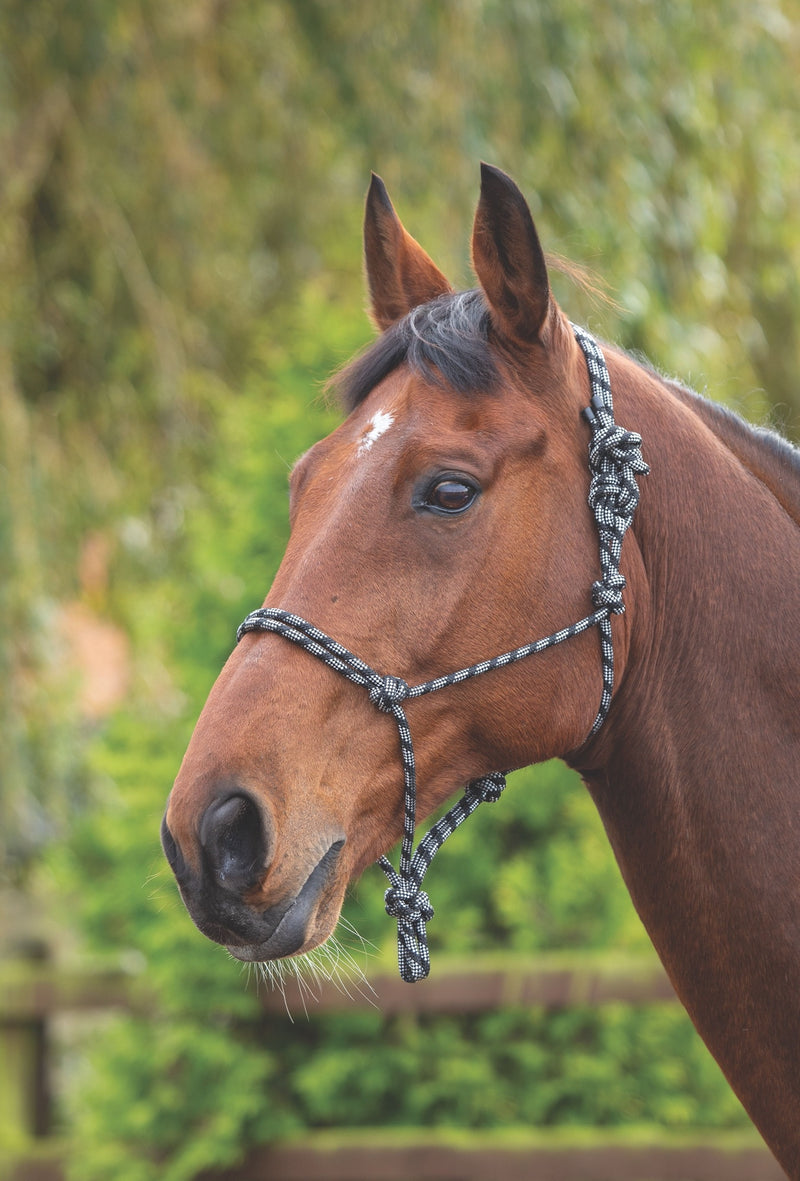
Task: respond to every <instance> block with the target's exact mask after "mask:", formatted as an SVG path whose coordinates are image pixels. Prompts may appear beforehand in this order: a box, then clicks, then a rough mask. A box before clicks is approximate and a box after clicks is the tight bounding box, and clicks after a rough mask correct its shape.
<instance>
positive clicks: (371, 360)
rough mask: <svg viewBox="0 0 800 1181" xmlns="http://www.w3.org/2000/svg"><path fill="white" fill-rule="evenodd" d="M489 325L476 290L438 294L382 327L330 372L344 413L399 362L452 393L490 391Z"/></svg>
mask: <svg viewBox="0 0 800 1181" xmlns="http://www.w3.org/2000/svg"><path fill="white" fill-rule="evenodd" d="M489 326H490V317H489V309H488V307H487V305H486V300H485V298H484V295H483V292H482V291H481V290H480V288H476V289H475V290H472V291H461V292H458V293H457V294H452V295H440V296H439V297H438V298H437V299H434V300H431V302H430V303H425V304H421V305H420V306H419V307H417V308H414V309H413V310H412V311H411V312H409V314H408V315H407V316H404V317H403V319H402V320H398V321H397V323H396V324H393V325H392V326H391V327H390V328H387V329H386V331H385V332H383V333H382V334H381V335H380V336H379V337H378V339H377V340H376V341H375V342H374V343H373V344H371V345H370V346H369V347H368V348H367V349H366V351H365V352H363V353H361V354H360V356H358V357H356V358H355V359H354V360H353V361H351V362H350V363H349V364H348V365H346V366H345V367H344V369H342V370H341V371H340V372H339V373H338V374H336V375H335V376H334V378H333V379H332V381H331V383H330V384H331V388H332V389H333V390H334V392H335V393H336V395H337V397H338V398H339V400H340V402H341V403H342V405H343V406H344V409H345V410H346V411H348V413H349V411H351V410H353V409H355V407H356V406H358V405H360V404H361V402H363V401H364V399H365V398H366V397H367V395H368V394H369V393H370V391H371V390H373V389H374V388H375V386H376V385H378V384H379V382H381V381H383V379H384V378H385V377H388V375H389V374H390V373H392V372H394V370H395V369H397V368H398V367H399V366H400V365H404V364H406V365H408V366H409V367H410V368H411V369H412V370H413V371H414V372H416V373H419V374H422V375H423V376H424V377H426V378H427V379H428V380H430V381H433V382H435V383H436V384H438V385H447V386H449V387H451V388H452V389H454V390H456V391H457V392H458V393H464V394H473V393H478V392H480V391H482V390H489V389H492V388H493V387H494V386H495V385H496V383H497V381H498V371H497V367H496V365H495V362H494V358H493V356H492V352H491V349H490V347H489Z"/></svg>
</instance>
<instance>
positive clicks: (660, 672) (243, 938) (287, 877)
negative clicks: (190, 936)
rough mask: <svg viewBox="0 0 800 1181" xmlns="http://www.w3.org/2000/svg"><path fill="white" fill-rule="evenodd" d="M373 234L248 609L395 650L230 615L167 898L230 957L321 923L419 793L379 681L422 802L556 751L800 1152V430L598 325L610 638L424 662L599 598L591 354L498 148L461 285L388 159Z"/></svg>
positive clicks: (754, 1098) (304, 946) (686, 986)
mask: <svg viewBox="0 0 800 1181" xmlns="http://www.w3.org/2000/svg"><path fill="white" fill-rule="evenodd" d="M364 239H365V255H366V274H367V281H368V287H369V295H370V302H371V312H372V316H373V319H374V321H375V323H376V325H377V327H378V329H379V330H380V336H379V337H378V338H377V340H376V341H375V342H374V343H373V344H372V345H371V346H370V347H369V349H368V350H367V351H366V352H365V353H364V354H363V355H362V356H361V357H359V358H357V359H356V360H355V361H354V362H352V363H351V365H350V366H349V367H348V368H346V369H345V370H344V371H343V373H342V374H340V375H339V377H338V379H337V385H338V389H339V392H340V395H341V398H342V401H343V404H344V407H345V409H346V410H347V412H348V414H347V417H346V418H345V420H344V422H343V423H342V425H340V426H339V427H338V428H337V429H336V430H335V431H334V432H333V433H332V434H331V435H330V436H329V437H328V438H326V439H323V440H322V441H321V442H318V443H317V444H316V445H315V446H314V447H312V448H311V450H310V451H308V452H307V453H306V454H305V455H303V456H302V457H301V458H300V459H299V460H298V461H297V463H296V464H295V467H294V469H293V471H292V475H291V481H290V521H291V536H290V540H289V543H288V547H287V550H286V554H285V556H284V559H283V562H282V564H281V566H280V569H279V571H278V573H277V576H276V578H275V580H274V583H273V585H272V588H271V590H270V592H269V595H268V597H267V599H266V603H265V608H264V609H263V611H262V612H261V613H260V617H261V618H262V620H266V621H268V622H270V623H274V624H275V627H276V630H277V623H276V622H275V621H276V620H284V619H285V618H286V617H287V616H286V613H288V612H290V613H291V618H293V619H296V620H298V621H299V625H302V627H300V630H301V631H302V630H303V628H306V629H307V630H308V629H310V631H312V632H314V633H315V634H317V635H320V636H322V637H323V641H321V642H320V643H321V646H322V647H323V648H324V647H325V643H326V642H327V639H328V638H329V637H335V644H336V645H338V646H340V648H341V651H343V652H346V653H348V654H350V653H357V654H358V661H357V662H356V665H353V666H352V667H353V668H356V666H357V665H358V662H363V667H364V668H366V669H367V671H368V673H370V674H371V671H372V670H373V669H381V670H391V673H392V674H393V675H392V676H390V677H389V676H387V677H384V678H383V679H382V680H381V682H380V685H379V686H378V689H379V692H378V693H377V696H376V694H375V692H374V690H375V688H376V685H375V683H374V680H373V681H370V680H369V677H368V676H365V679H364V680H363V681H360V682H359V681H358V680H357V678H356V677H355V676H353V677H351V676H349V674H348V673H347V672H345V674H344V675H337V674H339V673H342V671H343V670H342V669H341V668H340V667H337V666H336V664H335V663H331V661H330V660H327V661H326V659H325V654H324V652H323V653H321V652H320V650H319V647H318V649H317V650H314V648H313V646H312V647H307V646H306V647H305V648H304V650H300V649H299V648H298V642H299V641H298V637H297V636H289V635H288V633H287V632H286V631H283V632H280V634H272V633H270V632H269V631H265V630H261V628H260V627H259V626H257V621H256V623H253V630H247V629H245V631H246V634H243V635H242V638H241V642H240V643H239V644H238V646H237V647H236V648H235V649H234V651H233V653H232V655H231V656H230V658H229V660H228V662H227V663H226V665H225V667H224V669H223V670H222V672H221V674H220V676H219V678H218V680H217V682H216V684H215V685H214V687H213V689H212V691H211V694H210V696H209V698H208V701H207V703H206V705H205V707H204V709H203V711H202V714H201V716H200V719H199V721H198V723H197V727H196V729H195V732H194V734H193V736H192V739H191V741H190V744H189V747H188V750H187V752H186V755H185V758H184V760H183V763H182V766H181V768H180V772H179V774H178V777H177V779H176V782H175V785H174V788H173V790H172V793H171V795H170V799H169V803H168V808H167V812H166V815H165V818H164V823H163V826H162V840H163V844H164V849H165V852H166V854H167V857H168V860H169V861H170V864H171V865H172V868H173V870H174V872H175V874H176V877H177V879H178V883H179V886H180V890H181V894H182V896H183V898H184V901H185V903H186V905H187V907H188V910H189V912H190V914H191V916H192V918H193V919H194V921H195V923H196V924H197V926H198V927H199V928H200V930H201V931H203V932H204V933H205V934H206V935H207V936H209V937H210V938H211V939H213V940H216V941H217V942H219V943H221V944H223V945H224V946H226V947H227V948H228V949H229V951H230V952H231V953H232V954H233V955H234V956H236V957H237V958H239V959H241V960H245V961H248V960H249V961H253V960H255V961H269V960H271V959H273V958H276V957H283V956H290V955H294V954H298V953H302V952H304V951H307V950H309V949H311V948H313V947H315V946H317V945H318V944H320V943H322V942H323V941H324V940H325V939H326V938H327V937H328V936H329V935H330V934H331V933H332V932H333V929H334V927H335V925H336V923H337V919H338V915H339V912H340V908H341V905H342V900H343V896H344V892H345V889H346V887H347V885H348V882H349V881H350V880H351V879H352V878H353V877H354V876H355V875H357V874H359V873H360V872H361V871H362V870H363V869H364V868H365V867H366V866H367V865H368V864H369V863H370V862H372V861H374V860H375V859H376V858H377V857H378V856H379V855H380V854H383V853H384V852H385V850H386V849H387V848H389V847H390V846H391V845H392V844H393V843H394V842H395V841H396V840H397V838H398V837H399V836H400V834H401V831H403V830H404V825H405V827H406V828H407V827H408V806H407V804H408V800H407V799H405V801H404V792H403V779H402V778H401V775H400V770H399V765H398V730H397V727H396V726H395V725H394V724H393V723H394V722H398V725H399V718H400V715H401V714H402V716H403V718H406V716H407V733H408V734H409V735H410V734H411V733H413V751H414V755H415V759H416V762H415V767H414V775H415V776H416V777H417V779H418V784H419V786H418V790H416V780H415V782H414V787H415V790H416V800H415V803H416V807H417V810H418V813H419V816H420V817H424V816H427V815H429V814H430V813H431V812H432V811H433V810H434V809H436V808H437V807H439V806H440V805H441V804H442V803H443V802H444V801H445V800H446V799H447V798H448V797H449V796H450V795H451V794H452V793H453V791H454V788H455V787H456V786H458V785H464V784H470V783H473V782H476V781H478V782H486V777H487V776H489V777H491V773H492V772H494V771H496V769H497V768H503V769H508V768H514V767H521V766H526V765H528V764H531V763H535V762H538V761H541V760H544V759H549V758H553V757H560V758H562V759H564V760H565V761H566V762H567V763H568V764H569V765H570V766H571V767H574V768H576V769H577V770H578V771H579V772H580V774H581V776H582V777H583V780H584V782H585V783H586V786H587V787H588V790H589V791H590V793H591V795H592V797H593V799H594V801H595V803H596V805H597V808H598V809H599V812H600V815H601V817H602V820H603V823H604V825H605V828H606V831H607V833H608V836H609V839H610V841H611V845H612V847H613V850H614V853H615V856H616V859H617V861H618V863H619V866H620V869H621V872H622V875H623V877H624V880H625V882H626V885H627V887H628V889H629V891H630V894H631V897H632V899H633V902H634V904H635V906H636V909H637V911H638V913H639V915H640V916H641V918H642V920H643V922H644V925H645V927H646V929H647V931H648V933H649V935H650V937H651V939H652V941H653V943H654V945H655V947H656V949H657V951H658V954H659V955H660V957H661V959H662V961H663V963H664V965H665V967H666V970H667V972H668V973H669V976H670V978H671V980H672V982H673V984H674V987H675V989H676V991H677V993H678V996H679V997H680V999H681V1001H682V1002H683V1004H684V1006H685V1007H686V1009H687V1011H688V1013H689V1015H690V1017H691V1018H692V1020H693V1022H694V1024H695V1025H696V1027H697V1029H698V1030H699V1032H700V1034H701V1036H702V1037H703V1039H704V1041H705V1042H706V1044H707V1045H708V1047H709V1048H710V1050H711V1052H712V1054H713V1055H714V1057H715V1058H716V1059H717V1061H718V1062H719V1064H720V1066H721V1067H722V1069H723V1071H724V1072H725V1074H726V1076H727V1078H728V1080H729V1081H730V1083H731V1085H732V1086H733V1088H734V1090H735V1091H736V1093H737V1094H738V1096H739V1098H740V1099H741V1101H742V1103H743V1104H744V1106H745V1108H746V1109H747V1111H748V1113H749V1114H750V1116H751V1118H752V1119H753V1121H754V1122H755V1124H756V1125H757V1127H758V1128H759V1130H760V1131H761V1134H762V1135H763V1136H764V1138H765V1140H766V1141H767V1143H768V1144H769V1146H770V1147H771V1149H772V1151H773V1152H774V1154H775V1155H776V1157H777V1159H778V1160H779V1161H780V1163H781V1165H782V1166H783V1168H784V1169H785V1170H786V1172H787V1174H788V1175H789V1176H790V1177H793V1178H800V790H799V788H800V784H799V783H798V770H797V765H798V755H799V754H800V751H799V748H800V711H799V710H798V670H800V528H798V526H799V525H800V457H799V456H798V453H797V452H796V451H795V450H794V449H793V448H792V447H791V446H790V445H789V444H788V443H786V442H784V441H782V440H781V439H779V438H778V437H777V436H775V435H772V434H771V433H769V432H765V431H761V430H757V429H754V428H752V427H750V426H748V425H746V424H745V423H744V422H742V421H741V420H740V419H739V418H738V417H736V416H734V415H733V414H732V413H730V412H728V411H725V410H723V409H721V408H720V407H718V406H715V405H713V404H712V403H711V402H709V401H706V400H705V399H703V398H701V397H700V396H699V395H697V394H694V393H692V392H690V391H689V390H687V389H684V388H682V387H681V386H680V385H678V384H677V383H675V382H672V381H667V380H665V379H664V378H662V377H661V376H659V375H658V374H656V373H655V372H653V371H651V370H650V369H648V368H645V367H643V366H642V365H641V364H639V363H638V362H636V361H634V360H633V359H632V358H631V357H629V356H628V355H626V354H625V353H624V352H622V351H620V350H618V349H615V348H604V349H603V350H602V352H601V360H602V358H603V357H604V358H605V364H606V365H607V373H608V378H609V380H610V387H611V389H613V399H614V405H615V407H616V412H617V414H618V417H619V420H620V422H621V423H624V424H625V426H626V427H627V428H629V430H630V431H631V432H633V431H635V432H638V434H639V435H640V436H641V438H642V439H643V440H644V443H643V454H644V458H645V459H646V460H647V462H648V463H649V466H650V469H651V470H650V473H649V475H647V476H644V471H645V468H644V465H643V464H640V466H639V469H638V472H639V476H638V480H639V483H640V485H641V498H640V500H639V504H638V508H636V511H635V515H633V522H632V524H631V526H630V528H629V529H628V530H627V534H626V535H625V539H624V543H623V544H622V552H621V558H620V560H619V570H618V572H617V574H618V589H617V591H615V594H618V593H619V588H621V587H622V586H623V585H624V587H625V590H624V608H625V610H624V611H623V610H622V606H623V604H622V603H621V602H620V601H617V602H616V603H615V604H614V608H613V610H610V609H606V608H603V610H602V612H600V613H601V614H603V620H604V621H605V622H604V623H603V627H604V628H605V631H603V629H602V628H601V629H600V630H601V632H602V634H601V637H600V643H598V629H597V628H595V627H594V626H587V627H585V628H584V629H583V630H581V631H575V632H573V633H570V636H569V638H568V640H567V642H565V643H556V644H553V645H552V646H547V647H546V648H545V650H543V651H538V652H537V654H535V655H534V656H533V657H532V658H531V659H520V660H518V661H515V662H507V663H506V664H505V665H500V666H498V667H494V666H492V667H491V668H490V669H489V671H486V669H483V670H482V671H486V675H481V676H474V677H468V678H464V679H463V683H455V684H453V683H448V685H447V686H446V687H445V688H444V689H443V691H442V692H431V693H424V694H422V695H420V696H414V695H413V693H409V686H415V685H419V684H423V683H426V682H430V683H432V682H435V681H436V680H437V678H440V676H441V674H442V673H443V672H447V671H448V670H451V669H461V668H468V667H470V666H474V662H476V661H477V662H480V661H483V660H484V658H486V657H490V656H493V655H494V654H495V653H500V652H506V651H513V650H514V649H515V648H517V649H518V647H519V645H521V644H524V643H526V642H527V641H529V640H531V638H532V637H533V636H544V635H551V636H552V634H553V633H557V631H558V629H564V628H565V625H568V624H570V623H572V622H573V621H575V620H581V619H584V620H585V619H586V618H587V617H589V616H591V613H592V610H593V607H596V602H595V600H594V599H593V587H594V586H595V585H596V584H597V574H598V552H597V520H596V518H595V515H593V512H592V510H591V508H590V506H589V504H588V503H587V496H588V491H589V482H590V472H589V467H588V466H587V445H588V444H589V443H590V440H591V437H592V436H591V422H590V421H587V417H588V418H589V419H591V414H590V415H588V416H582V415H581V411H582V410H583V409H584V408H585V407H586V404H587V402H588V401H589V400H590V395H592V390H593V388H594V387H593V385H592V380H593V379H592V374H591V372H590V368H589V367H587V354H586V353H585V350H584V347H583V346H582V344H581V340H580V337H579V334H578V331H577V330H575V329H574V328H573V326H572V325H571V324H570V323H569V321H568V320H567V319H566V317H565V316H564V314H563V313H562V311H561V310H560V308H559V307H558V305H557V303H556V301H555V300H554V298H553V296H552V293H551V290H550V283H549V278H548V270H547V264H546V261H545V257H544V254H543V252H542V248H541V245H540V242H539V238H538V236H537V233H536V230H535V227H534V224H533V221H532V218H531V214H530V211H529V209H528V206H527V204H526V202H525V199H524V197H523V196H522V194H521V192H520V191H519V189H518V188H517V186H516V185H515V184H514V182H513V181H512V180H511V179H510V178H508V177H507V176H506V175H505V174H504V173H502V172H500V171H499V170H497V169H494V168H491V167H489V166H487V165H484V166H483V167H482V184H481V194H480V200H479V204H478V208H477V213H476V217H475V225H474V231H473V237H472V258H473V266H474V270H475V273H476V275H477V278H478V282H479V287H478V288H476V289H475V290H474V291H471V292H462V293H456V292H454V291H453V290H452V288H451V286H450V284H449V282H448V281H447V279H446V278H445V277H444V275H443V274H442V273H441V272H440V271H439V269H438V268H437V267H436V265H435V264H434V263H433V261H432V260H431V259H430V257H429V256H428V255H427V254H426V253H425V251H424V250H423V249H422V248H421V247H420V246H419V245H418V244H417V242H416V241H415V240H414V239H413V238H412V237H411V236H410V235H409V234H408V233H407V231H406V230H405V229H404V228H403V226H402V224H401V222H400V220H399V219H398V217H397V214H396V213H395V211H394V208H393V206H392V204H391V202H390V200H389V197H388V195H387V193H386V189H385V187H384V186H383V183H382V182H381V181H380V180H379V179H378V178H377V177H373V181H372V185H371V188H370V191H369V195H368V198H367V204H366V217H365V231H364ZM623 433H625V432H623ZM255 617H259V612H256V613H255ZM249 618H250V617H249ZM309 621H310V622H309ZM594 622H603V621H598V620H594ZM299 625H298V626H299ZM287 638H288V639H293V640H295V642H293V643H287V642H286V640H287ZM606 638H608V640H609V642H610V643H611V644H612V645H613V658H614V682H613V692H610V693H609V700H608V702H607V708H606V709H605V710H604V711H601V712H602V713H603V716H602V717H601V718H600V720H601V721H602V725H596V724H595V719H596V718H597V717H598V702H599V701H600V700H601V694H602V692H603V678H604V676H605V673H606V671H607V666H608V659H607V657H608V652H607V650H606V649H607V646H608V645H607V644H606ZM306 639H308V635H306ZM330 642H331V644H333V643H334V641H333V640H331V641H330ZM328 655H329V656H330V652H328ZM354 659H355V658H354ZM353 682H355V683H353ZM360 684H364V685H365V686H366V687H367V688H369V687H370V685H371V686H372V688H371V689H370V692H369V693H365V692H363V691H362V689H361V688H359V685H360ZM392 688H394V689H397V690H398V692H399V696H397V697H396V698H392V697H391V694H390V696H389V699H387V698H386V696H385V694H386V693H389V690H390V689H392ZM376 705H378V706H379V707H380V708H378V709H376V708H375V706H376ZM386 714H394V717H387V716H385V715H386ZM400 740H401V745H402V744H403V742H404V735H403V732H402V728H401V731H400ZM406 745H407V746H408V747H411V745H412V744H411V742H410V737H409V740H408V743H407V744H406ZM407 754H408V751H407V750H405V752H404V757H405V755H407ZM403 766H404V771H405V772H407V771H408V766H407V762H404V764H403ZM405 786H406V789H408V775H407V774H406V780H405ZM407 794H408V791H407V790H406V796H407ZM412 828H413V819H412ZM412 835H413V834H412ZM425 917H429V916H427V915H426V916H425Z"/></svg>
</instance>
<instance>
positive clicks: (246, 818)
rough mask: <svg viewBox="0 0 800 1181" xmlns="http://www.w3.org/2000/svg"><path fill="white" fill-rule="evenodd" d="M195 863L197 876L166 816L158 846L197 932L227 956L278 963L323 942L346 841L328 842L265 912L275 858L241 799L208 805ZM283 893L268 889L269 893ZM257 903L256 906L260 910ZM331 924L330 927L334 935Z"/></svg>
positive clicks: (256, 811) (259, 821)
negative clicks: (323, 914) (323, 919)
mask: <svg viewBox="0 0 800 1181" xmlns="http://www.w3.org/2000/svg"><path fill="white" fill-rule="evenodd" d="M198 838H199V847H200V857H199V866H198V867H197V868H194V867H193V866H192V865H190V864H189V861H188V860H187V858H186V857H185V856H184V853H183V851H182V849H181V848H180V846H179V844H178V843H177V841H176V840H175V837H174V836H173V834H172V832H171V830H170V827H169V825H168V823H167V817H166V815H165V817H164V820H163V821H162V824H161V844H162V846H163V849H164V853H165V856H166V858H167V861H168V862H169V864H170V866H171V868H172V871H173V873H174V874H175V877H176V879H177V883H178V888H179V889H180V892H181V897H182V898H183V901H184V903H185V905H186V909H187V910H188V911H189V914H190V915H191V917H192V920H193V921H194V923H195V925H196V926H197V927H198V929H199V930H200V931H201V932H202V933H203V934H204V935H206V936H207V937H208V938H209V939H212V940H214V942H215V943H221V944H222V945H223V946H224V947H226V948H227V949H228V951H229V952H230V953H231V955H233V956H235V957H236V958H237V959H240V960H244V961H247V962H254V961H263V960H271V959H280V958H282V957H284V956H289V955H292V954H294V953H295V952H298V951H300V950H303V949H304V947H305V945H306V944H309V943H310V944H311V945H312V946H314V945H316V944H317V943H320V942H322V940H323V939H324V938H325V937H327V935H328V934H329V933H330V932H329V931H328V930H325V931H324V932H323V933H322V934H321V935H319V936H317V930H318V928H319V926H320V925H321V924H320V922H318V921H317V920H318V919H321V914H320V912H321V911H322V910H324V911H327V910H329V909H331V907H330V906H329V905H328V906H326V902H327V901H328V896H329V894H330V893H331V891H330V886H331V885H332V884H333V881H334V879H335V878H336V874H335V869H336V865H337V862H338V860H339V855H340V853H341V850H342V848H343V846H344V839H343V838H341V839H336V840H333V841H332V842H331V843H330V844H329V845H328V847H327V849H326V851H325V852H324V853H323V855H322V857H320V859H319V860H318V861H317V862H316V864H314V865H313V867H312V868H311V870H310V872H309V873H308V875H307V876H306V878H305V880H302V879H301V884H300V888H299V889H292V888H291V887H290V888H288V889H287V890H286V892H285V894H284V895H283V896H282V897H279V898H278V900H277V901H275V902H273V903H272V904H271V905H268V906H266V907H264V906H263V902H261V899H262V898H263V894H264V892H265V885H266V884H267V880H268V877H269V867H270V863H271V862H272V859H273V854H274V846H275V842H274V837H273V834H272V832H271V826H270V824H269V821H268V818H267V817H266V816H265V815H264V812H263V810H262V809H261V808H259V806H258V805H257V804H256V802H255V801H254V800H253V798H252V797H251V796H250V795H249V794H248V793H246V792H244V791H232V792H230V793H228V794H226V795H224V796H220V797H218V798H217V799H215V800H213V801H212V803H211V804H210V805H209V806H208V808H207V809H206V811H205V812H204V814H203V816H202V818H201V820H200V825H199V830H198ZM276 891H277V892H278V893H280V891H279V888H278V887H277V885H276V884H275V883H271V888H270V890H269V893H270V894H271V895H272V897H275V894H276ZM260 902H261V905H259V903H260ZM335 917H336V916H333V921H332V922H331V923H330V925H331V927H332V926H333V922H335Z"/></svg>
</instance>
